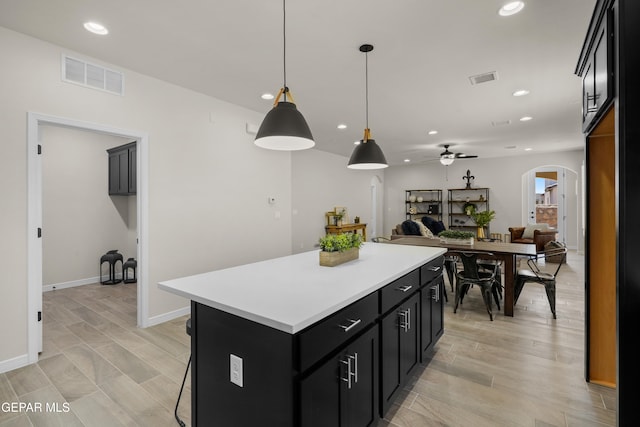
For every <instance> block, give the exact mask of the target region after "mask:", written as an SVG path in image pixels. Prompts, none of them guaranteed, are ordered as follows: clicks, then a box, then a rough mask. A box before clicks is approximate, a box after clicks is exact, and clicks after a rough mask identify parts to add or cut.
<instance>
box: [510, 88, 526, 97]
mask: <svg viewBox="0 0 640 427" xmlns="http://www.w3.org/2000/svg"><path fill="white" fill-rule="evenodd" d="M525 95H529V91H528V90H526V89H519V90H517V91H515V92H513V96H525Z"/></svg>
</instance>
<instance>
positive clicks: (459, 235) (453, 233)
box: [438, 230, 475, 239]
mask: <svg viewBox="0 0 640 427" xmlns="http://www.w3.org/2000/svg"><path fill="white" fill-rule="evenodd" d="M438 237H444V238H447V239H469V238H471V237H475V234H473V233H472V232H470V231H459V230H444V231H441V232H440V234H438Z"/></svg>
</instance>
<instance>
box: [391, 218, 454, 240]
mask: <svg viewBox="0 0 640 427" xmlns="http://www.w3.org/2000/svg"><path fill="white" fill-rule="evenodd" d="M444 230H445V226H444V224H443V223H442V221H437V220H435V219H433V218H431V217H429V216H424V217H422V219H420V220H406V221H403V222H402V223H401V224H397V225H396V226H395V227H394V228H393V229H392V230H391V239H392V240H393V239H398V238H401V237H407V236H418V237H426V238H431V239H433V238H436V236H438V233H440V232H441V231H444Z"/></svg>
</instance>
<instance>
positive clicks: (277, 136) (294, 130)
mask: <svg viewBox="0 0 640 427" xmlns="http://www.w3.org/2000/svg"><path fill="white" fill-rule="evenodd" d="M286 18H287V15H286V5H285V0H282V39H283V55H282V57H283V77H284V78H283V85H282V88H281V89H280V92H279V93H278V96H277V97H276V99H275V101H274V102H273V108H272V109H271V111H269V112H268V113H267V115H266V116H265V118H264V120H263V121H262V124H261V125H260V128H259V129H258V133H257V134H256V139H255V141H254V144H256V145H257V146H258V147H262V148H267V149H269V150H281V151H295V150H305V149H307V148H311V147H313V146H314V145H315V144H316V143H315V142H314V141H313V136H312V135H311V130H309V125H307V122H306V120H305V119H304V117H303V116H302V114H301V113H300V111H298V109H297V108H296V104H295V103H294V100H293V96H291V92H290V91H289V88H288V87H287V36H286ZM281 96H282V97H284V101H280V97H281ZM287 96H288V97H289V99H291V101H287Z"/></svg>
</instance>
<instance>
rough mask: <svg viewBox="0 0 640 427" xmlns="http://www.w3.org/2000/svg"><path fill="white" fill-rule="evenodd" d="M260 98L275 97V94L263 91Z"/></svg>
mask: <svg viewBox="0 0 640 427" xmlns="http://www.w3.org/2000/svg"><path fill="white" fill-rule="evenodd" d="M260 98H262V99H273V94H272V93H263V94H262V95H260Z"/></svg>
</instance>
